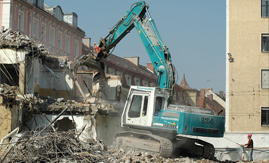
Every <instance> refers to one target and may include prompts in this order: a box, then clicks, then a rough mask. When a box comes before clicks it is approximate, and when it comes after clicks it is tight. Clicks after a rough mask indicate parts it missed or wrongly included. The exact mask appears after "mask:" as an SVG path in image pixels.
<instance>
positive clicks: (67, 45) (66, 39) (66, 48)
mask: <svg viewBox="0 0 269 163" xmlns="http://www.w3.org/2000/svg"><path fill="white" fill-rule="evenodd" d="M65 52H66V53H70V34H69V33H68V32H67V35H66V36H65Z"/></svg>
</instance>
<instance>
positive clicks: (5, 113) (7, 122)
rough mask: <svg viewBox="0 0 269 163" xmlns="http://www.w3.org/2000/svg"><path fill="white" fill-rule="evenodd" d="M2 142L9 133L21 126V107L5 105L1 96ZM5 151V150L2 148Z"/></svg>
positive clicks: (0, 127) (0, 129)
mask: <svg viewBox="0 0 269 163" xmlns="http://www.w3.org/2000/svg"><path fill="white" fill-rule="evenodd" d="M0 104H1V105H0V113H1V114H0V140H1V139H2V138H3V137H4V136H6V135H7V134H8V133H9V132H11V131H12V130H14V129H15V128H16V127H17V126H19V124H18V123H19V112H18V110H19V107H18V106H17V105H10V107H9V106H8V105H9V104H7V103H6V104H3V97H1V96H0ZM2 149H3V148H2Z"/></svg>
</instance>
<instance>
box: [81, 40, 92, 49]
mask: <svg viewBox="0 0 269 163" xmlns="http://www.w3.org/2000/svg"><path fill="white" fill-rule="evenodd" d="M82 42H83V44H84V45H85V46H87V47H88V48H90V47H91V38H82Z"/></svg>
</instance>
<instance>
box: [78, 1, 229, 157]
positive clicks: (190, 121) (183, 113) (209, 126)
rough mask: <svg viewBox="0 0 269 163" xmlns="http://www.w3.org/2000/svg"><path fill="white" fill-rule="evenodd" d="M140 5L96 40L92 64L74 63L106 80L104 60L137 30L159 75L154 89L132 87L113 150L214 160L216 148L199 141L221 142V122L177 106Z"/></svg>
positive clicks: (168, 63) (169, 70)
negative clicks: (133, 30)
mask: <svg viewBox="0 0 269 163" xmlns="http://www.w3.org/2000/svg"><path fill="white" fill-rule="evenodd" d="M148 8H149V6H148V4H147V3H146V2H144V1H139V2H136V3H134V4H133V5H132V6H131V8H130V10H129V11H127V12H126V14H125V15H124V16H123V17H122V18H121V19H120V20H119V21H118V22H117V23H116V24H115V25H114V27H113V28H112V29H111V30H110V31H109V34H108V35H107V36H106V37H105V38H100V41H99V44H98V46H97V48H95V53H94V54H95V57H94V59H92V57H91V58H89V57H85V56H82V57H81V58H79V59H78V61H77V63H76V69H77V68H78V66H80V65H87V66H88V67H90V68H93V69H97V70H98V71H100V72H101V73H100V74H101V75H96V76H97V77H95V79H94V80H98V79H99V78H101V77H104V72H102V68H103V67H104V66H103V64H102V59H105V58H106V57H108V56H109V54H110V50H111V49H113V48H115V46H116V45H117V44H118V43H119V42H120V41H121V40H122V39H123V38H124V37H125V36H126V35H127V34H128V33H129V32H130V31H131V30H132V29H134V28H135V29H136V30H137V32H138V35H139V36H140V38H141V40H142V42H143V44H144V46H145V49H146V51H147V53H148V56H149V57H150V59H151V62H152V63H153V66H154V69H155V72H156V73H157V76H158V80H157V87H144V86H131V87H130V90H129V93H128V97H127V100H126V103H125V106H124V109H123V113H122V116H121V127H122V128H123V129H124V131H122V132H118V133H116V134H115V136H114V145H116V146H117V147H121V148H127V149H128V148H136V149H140V150H145V151H149V152H153V153H158V154H160V155H161V156H163V157H177V156H181V155H188V156H199V157H204V158H208V159H213V158H214V153H215V149H214V146H213V145H212V144H211V143H209V142H205V141H203V140H200V139H197V138H196V137H197V136H204V137H214V138H218V137H223V134H224V122H225V119H224V117H223V116H219V115H214V113H213V112H212V110H210V109H206V108H199V107H195V106H185V105H175V104H173V101H174V88H175V85H176V69H175V67H174V65H173V64H172V59H171V54H170V52H169V49H168V48H167V46H166V45H164V43H163V41H162V39H161V37H160V34H159V32H158V30H157V27H156V25H155V22H154V20H153V19H152V18H151V15H150V13H149V11H148Z"/></svg>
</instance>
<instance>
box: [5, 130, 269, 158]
mask: <svg viewBox="0 0 269 163" xmlns="http://www.w3.org/2000/svg"><path fill="white" fill-rule="evenodd" d="M78 136H79V133H75V132H74V131H68V132H42V133H39V132H36V133H28V134H25V135H24V136H23V137H22V138H21V139H20V140H19V141H18V142H17V143H16V144H15V145H14V146H13V148H12V149H11V150H10V151H9V152H8V154H7V155H6V157H5V160H4V161H3V162H4V163H13V162H57V163H58V162H75V163H76V162H85V163H88V162H96V163H107V162H108V163H110V162H112V163H131V162H135V163H143V162H154V163H155V162H158V163H159V162H163V163H175V162H197V163H215V162H218V161H212V160H206V159H202V158H188V157H181V158H163V157H160V156H159V155H156V154H155V155H153V154H150V153H148V152H143V151H137V150H128V151H125V150H123V149H117V148H113V147H110V148H107V147H106V145H105V144H103V143H102V141H96V140H94V139H92V138H89V139H87V140H83V141H81V140H80V139H79V138H78ZM259 162H269V161H266V160H264V161H259Z"/></svg>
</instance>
